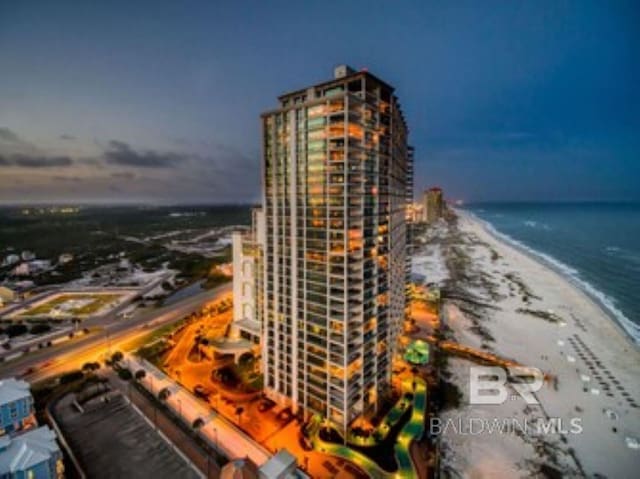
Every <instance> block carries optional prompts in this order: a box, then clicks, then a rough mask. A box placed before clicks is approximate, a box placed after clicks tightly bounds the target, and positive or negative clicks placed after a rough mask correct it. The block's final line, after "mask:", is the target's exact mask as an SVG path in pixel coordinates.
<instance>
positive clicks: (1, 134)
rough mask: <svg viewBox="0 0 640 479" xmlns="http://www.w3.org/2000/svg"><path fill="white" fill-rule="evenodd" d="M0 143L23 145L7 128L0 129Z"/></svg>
mask: <svg viewBox="0 0 640 479" xmlns="http://www.w3.org/2000/svg"><path fill="white" fill-rule="evenodd" d="M0 141H6V142H9V143H23V141H22V139H21V138H20V137H19V136H18V135H16V134H15V133H14V132H13V131H11V130H10V129H9V128H7V127H4V126H3V127H0Z"/></svg>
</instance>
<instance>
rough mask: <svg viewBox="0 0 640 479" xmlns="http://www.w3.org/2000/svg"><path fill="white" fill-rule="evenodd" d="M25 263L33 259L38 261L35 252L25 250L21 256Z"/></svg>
mask: <svg viewBox="0 0 640 479" xmlns="http://www.w3.org/2000/svg"><path fill="white" fill-rule="evenodd" d="M20 256H21V257H22V260H23V261H31V260H32V259H36V254H35V253H34V252H33V251H29V250H24V251H23V252H22V254H21V255H20Z"/></svg>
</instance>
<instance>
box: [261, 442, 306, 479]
mask: <svg viewBox="0 0 640 479" xmlns="http://www.w3.org/2000/svg"><path fill="white" fill-rule="evenodd" d="M259 474H260V479H296V478H298V477H306V475H305V474H303V473H302V472H301V471H299V470H298V468H297V461H296V458H295V456H293V455H292V454H291V453H290V452H289V451H287V450H286V449H280V450H279V451H278V452H277V454H276V455H275V456H273V457H272V458H271V459H269V460H268V461H267V462H266V463H264V464H263V465H262V467H260V470H259Z"/></svg>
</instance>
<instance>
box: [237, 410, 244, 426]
mask: <svg viewBox="0 0 640 479" xmlns="http://www.w3.org/2000/svg"><path fill="white" fill-rule="evenodd" d="M243 412H244V408H243V407H242V406H239V407H237V408H236V416H238V425H240V417H241V416H242V413H243Z"/></svg>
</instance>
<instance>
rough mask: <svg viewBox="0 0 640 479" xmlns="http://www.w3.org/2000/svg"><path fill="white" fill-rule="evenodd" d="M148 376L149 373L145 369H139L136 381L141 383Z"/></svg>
mask: <svg viewBox="0 0 640 479" xmlns="http://www.w3.org/2000/svg"><path fill="white" fill-rule="evenodd" d="M146 375H147V372H146V371H145V370H144V369H138V370H137V371H136V374H135V378H136V381H141V380H142V379H144V378H145V377H146Z"/></svg>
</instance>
